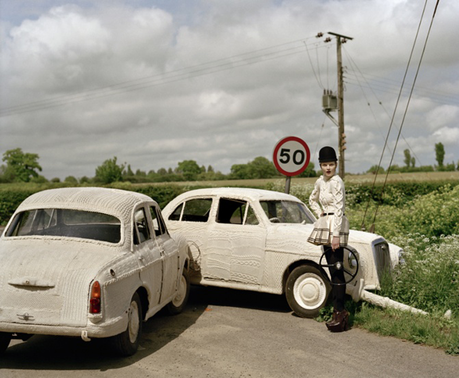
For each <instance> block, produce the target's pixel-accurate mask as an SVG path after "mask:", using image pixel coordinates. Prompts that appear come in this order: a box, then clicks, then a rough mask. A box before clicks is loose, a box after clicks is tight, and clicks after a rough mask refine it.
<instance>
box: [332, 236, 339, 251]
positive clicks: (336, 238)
mask: <svg viewBox="0 0 459 378" xmlns="http://www.w3.org/2000/svg"><path fill="white" fill-rule="evenodd" d="M331 247H332V250H335V249H338V248H339V236H333V240H332V245H331Z"/></svg>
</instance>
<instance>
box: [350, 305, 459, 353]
mask: <svg viewBox="0 0 459 378" xmlns="http://www.w3.org/2000/svg"><path fill="white" fill-rule="evenodd" d="M353 323H354V326H357V327H359V328H363V329H366V330H368V331H370V332H374V333H377V334H379V335H383V336H393V337H397V338H399V339H403V340H409V341H412V342H413V343H415V344H423V345H429V346H432V347H435V348H439V349H443V350H444V351H445V352H446V353H448V354H454V355H457V354H459V320H458V319H457V318H456V319H450V320H449V319H446V318H444V317H442V316H440V315H427V316H426V315H419V314H413V313H409V312H402V311H397V310H393V309H381V308H378V307H374V306H372V305H369V304H367V303H362V304H361V305H360V307H359V308H358V309H357V311H356V312H355V313H354V317H353Z"/></svg>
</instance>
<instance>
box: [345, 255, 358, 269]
mask: <svg viewBox="0 0 459 378" xmlns="http://www.w3.org/2000/svg"><path fill="white" fill-rule="evenodd" d="M347 263H348V265H349V267H350V268H354V269H355V268H357V266H358V265H359V263H358V261H357V259H356V257H355V255H354V254H353V253H351V252H349V253H348V255H347Z"/></svg>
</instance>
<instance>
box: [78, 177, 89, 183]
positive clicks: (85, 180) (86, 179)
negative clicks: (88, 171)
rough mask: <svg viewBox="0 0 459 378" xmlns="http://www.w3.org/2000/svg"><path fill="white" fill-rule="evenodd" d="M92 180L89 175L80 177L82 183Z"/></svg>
mask: <svg viewBox="0 0 459 378" xmlns="http://www.w3.org/2000/svg"><path fill="white" fill-rule="evenodd" d="M90 182H91V179H90V178H89V177H86V176H83V177H82V178H80V184H88V183H90Z"/></svg>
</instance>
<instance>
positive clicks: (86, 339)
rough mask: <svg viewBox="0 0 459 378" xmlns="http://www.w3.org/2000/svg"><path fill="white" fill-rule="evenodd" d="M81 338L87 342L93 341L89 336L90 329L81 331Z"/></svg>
mask: <svg viewBox="0 0 459 378" xmlns="http://www.w3.org/2000/svg"><path fill="white" fill-rule="evenodd" d="M81 338H82V339H83V341H86V342H89V341H91V338H90V337H88V331H81Z"/></svg>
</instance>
